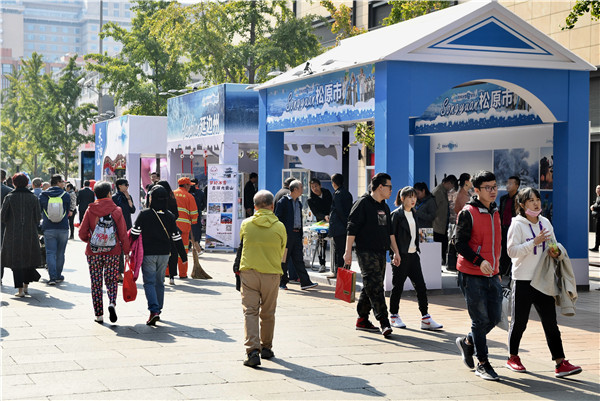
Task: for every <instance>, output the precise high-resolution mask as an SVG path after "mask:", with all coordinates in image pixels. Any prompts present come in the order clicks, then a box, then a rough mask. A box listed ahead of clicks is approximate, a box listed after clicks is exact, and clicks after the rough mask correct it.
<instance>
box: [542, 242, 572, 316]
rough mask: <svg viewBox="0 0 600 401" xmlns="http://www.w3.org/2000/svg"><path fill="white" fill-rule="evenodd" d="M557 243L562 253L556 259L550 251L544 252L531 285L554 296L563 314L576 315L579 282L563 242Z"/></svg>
mask: <svg viewBox="0 0 600 401" xmlns="http://www.w3.org/2000/svg"><path fill="white" fill-rule="evenodd" d="M557 245H558V248H559V249H560V255H559V256H558V258H556V260H554V258H553V257H552V256H550V253H548V252H544V256H543V257H542V259H541V260H540V263H539V264H538V265H537V267H536V269H535V273H534V275H533V278H532V280H531V286H532V287H533V288H535V289H536V290H538V291H539V292H541V293H543V294H546V295H550V296H551V297H554V300H555V303H556V305H557V306H559V307H560V313H561V314H563V315H565V316H574V315H575V302H577V283H576V281H575V275H574V274H573V267H572V266H571V260H570V259H569V255H567V250H566V249H565V248H564V247H563V246H562V245H561V244H557Z"/></svg>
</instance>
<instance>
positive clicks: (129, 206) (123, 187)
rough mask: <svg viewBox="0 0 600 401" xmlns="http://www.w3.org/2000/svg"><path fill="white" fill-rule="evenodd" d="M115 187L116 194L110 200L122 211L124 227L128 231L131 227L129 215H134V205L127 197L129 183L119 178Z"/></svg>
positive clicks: (128, 196) (129, 196) (129, 197)
mask: <svg viewBox="0 0 600 401" xmlns="http://www.w3.org/2000/svg"><path fill="white" fill-rule="evenodd" d="M115 186H116V187H117V193H115V194H114V195H113V196H112V200H113V202H114V203H115V205H117V206H119V207H120V208H121V210H122V211H123V218H124V219H125V225H126V226H127V229H128V230H130V229H131V226H132V224H131V215H132V214H133V213H135V205H134V204H133V199H131V195H129V182H127V180H126V179H125V178H119V179H118V180H117V181H116V182H115Z"/></svg>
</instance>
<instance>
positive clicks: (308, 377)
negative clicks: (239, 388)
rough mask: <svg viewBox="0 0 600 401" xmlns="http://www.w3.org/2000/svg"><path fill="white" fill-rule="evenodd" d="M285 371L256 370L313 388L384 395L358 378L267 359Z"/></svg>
mask: <svg viewBox="0 0 600 401" xmlns="http://www.w3.org/2000/svg"><path fill="white" fill-rule="evenodd" d="M269 361H270V362H272V363H276V364H278V365H280V366H281V367H282V368H285V369H273V368H270V367H266V366H265V365H261V366H260V367H258V368H257V369H260V370H264V371H267V372H272V373H278V374H281V375H282V376H285V377H287V378H292V379H296V380H299V381H303V382H305V383H310V384H313V385H315V386H320V387H323V388H325V389H328V390H334V391H343V392H345V393H355V394H361V395H362V394H364V390H367V391H369V392H372V393H373V396H374V397H381V396H384V395H385V394H383V393H381V392H379V391H378V390H376V389H375V388H374V387H371V386H369V381H368V380H365V379H362V378H360V377H352V376H333V375H330V374H328V373H325V372H322V371H320V370H317V369H313V368H309V367H306V366H301V365H297V364H295V363H292V362H289V361H286V360H283V359H279V358H277V357H275V358H273V359H269Z"/></svg>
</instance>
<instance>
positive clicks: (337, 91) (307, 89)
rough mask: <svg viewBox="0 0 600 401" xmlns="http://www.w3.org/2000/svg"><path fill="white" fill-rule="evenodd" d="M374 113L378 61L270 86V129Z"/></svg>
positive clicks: (361, 117)
mask: <svg viewBox="0 0 600 401" xmlns="http://www.w3.org/2000/svg"><path fill="white" fill-rule="evenodd" d="M298 85H301V86H298ZM374 117H375V64H369V65H365V66H362V67H356V68H351V69H349V70H346V71H339V72H335V73H331V74H327V75H322V76H319V77H315V78H313V79H307V80H303V81H302V82H300V83H291V84H287V85H282V86H278V87H274V88H269V89H267V130H268V131H281V130H286V129H291V128H300V127H307V126H313V125H323V124H331V123H339V122H351V121H362V120H367V119H372V118H374Z"/></svg>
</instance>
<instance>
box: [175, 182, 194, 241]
mask: <svg viewBox="0 0 600 401" xmlns="http://www.w3.org/2000/svg"><path fill="white" fill-rule="evenodd" d="M173 194H174V195H175V200H176V201H177V211H178V212H179V218H178V219H177V227H179V229H180V230H181V231H190V230H191V229H192V224H196V223H197V222H198V207H197V206H196V200H195V199H194V196H193V195H192V194H190V193H189V192H188V191H186V190H185V188H183V187H179V188H177V189H176V190H175V191H173Z"/></svg>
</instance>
